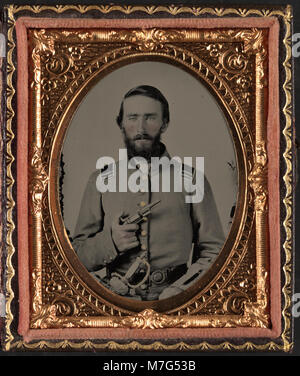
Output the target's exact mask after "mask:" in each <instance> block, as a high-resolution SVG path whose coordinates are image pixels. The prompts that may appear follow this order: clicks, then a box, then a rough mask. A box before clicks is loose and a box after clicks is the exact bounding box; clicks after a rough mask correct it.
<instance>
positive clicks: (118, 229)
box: [111, 212, 139, 252]
mask: <svg viewBox="0 0 300 376" xmlns="http://www.w3.org/2000/svg"><path fill="white" fill-rule="evenodd" d="M124 214H125V213H124V212H120V213H119V214H118V215H117V216H115V217H114V218H113V221H112V225H111V234H112V239H113V241H114V243H115V246H116V247H117V249H118V250H119V252H125V251H128V250H129V249H132V248H135V247H137V246H138V245H139V241H138V239H137V236H136V234H135V233H136V231H137V230H138V229H139V226H138V225H137V224H135V223H133V224H129V225H128V224H124V225H121V224H120V217H121V216H124Z"/></svg>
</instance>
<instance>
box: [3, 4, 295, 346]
mask: <svg viewBox="0 0 300 376" xmlns="http://www.w3.org/2000/svg"><path fill="white" fill-rule="evenodd" d="M22 10H29V11H32V12H33V13H40V12H42V11H43V10H50V11H54V12H55V13H58V14H59V13H63V12H64V11H67V10H76V11H78V12H80V13H86V12H87V11H89V10H98V11H99V12H101V13H103V14H107V13H110V12H113V11H119V12H122V13H124V14H131V13H134V12H136V11H140V12H143V13H146V14H149V15H152V14H155V13H157V12H167V13H169V14H171V15H178V14H181V13H191V14H193V15H195V16H199V15H202V14H211V15H215V16H218V17H221V16H225V15H229V14H235V15H238V16H240V17H247V16H250V15H258V16H261V17H272V16H279V17H282V19H283V21H284V24H285V28H286V33H285V38H284V41H283V43H284V46H285V48H286V58H285V61H284V63H283V67H284V69H285V73H286V79H285V83H284V92H285V96H286V103H285V106H284V110H283V112H284V116H285V128H284V132H283V134H284V137H285V140H286V150H285V152H284V155H283V157H284V160H285V162H286V165H287V169H286V173H285V175H284V182H285V187H286V194H285V197H284V200H283V202H284V205H285V208H286V218H285V220H284V228H285V231H286V241H285V243H284V250H285V256H286V260H285V264H284V266H283V270H284V274H285V284H284V287H283V294H284V298H285V306H284V308H283V311H282V314H283V317H284V330H283V333H282V335H281V339H282V341H283V345H278V344H276V343H274V342H272V341H271V342H269V343H267V344H264V345H257V344H253V343H251V342H246V343H245V344H243V345H233V344H231V343H229V342H223V343H222V344H220V345H212V344H209V343H207V342H203V343H200V344H197V345H187V344H185V343H183V342H181V343H179V344H176V345H164V344H162V343H160V342H154V343H153V344H151V345H143V344H140V343H139V342H136V341H132V342H131V343H130V344H126V345H122V344H117V343H115V342H113V341H109V342H108V343H107V344H95V343H93V342H91V341H84V342H83V343H74V342H72V341H61V342H55V343H51V342H47V341H39V342H37V343H32V344H25V343H24V342H22V341H16V342H13V340H14V337H13V335H12V333H11V330H10V325H11V323H12V320H13V315H12V312H11V302H12V300H13V298H14V292H13V290H12V288H11V280H12V278H13V276H14V273H15V271H14V268H13V266H12V262H11V259H12V256H13V254H14V253H15V249H14V245H13V242H12V234H13V231H14V229H15V226H14V222H13V218H12V214H13V209H14V207H15V202H14V200H13V196H12V188H13V185H14V178H13V175H12V164H13V162H14V156H13V154H12V151H11V144H12V141H13V139H14V133H13V131H12V119H13V117H14V115H15V114H14V110H13V107H12V99H13V97H14V94H15V90H14V87H13V84H12V77H13V74H14V71H15V66H14V63H13V57H12V56H13V51H14V49H15V43H14V37H13V32H14V27H15V17H14V15H15V14H17V13H18V12H20V11H22ZM291 18H292V14H291V7H290V6H287V7H286V9H285V11H283V10H270V9H248V8H245V9H242V8H240V9H234V8H225V9H224V8H201V7H197V8H195V7H193V8H190V7H175V6H169V7H164V6H147V7H143V6H142V7H140V6H20V7H18V6H9V7H8V25H9V29H8V42H9V45H8V47H9V48H8V55H7V60H8V75H7V87H8V92H7V112H8V115H7V139H8V142H7V155H8V157H7V181H8V184H7V200H8V210H7V219H8V234H7V250H8V257H7V270H6V277H7V284H6V289H7V302H6V309H7V318H6V339H5V349H6V350H9V349H11V348H23V347H26V348H45V347H47V348H55V349H58V348H60V347H64V348H65V347H70V348H83V349H84V348H97V349H100V348H102V349H114V350H118V349H119V350H137V349H140V350H149V349H150V350H174V349H182V350H185V349H188V350H196V349H199V350H206V349H212V350H219V349H235V350H244V349H251V350H255V349H257V350H268V349H269V350H283V351H289V350H290V349H291V347H292V343H290V342H289V337H290V336H289V331H290V326H291V319H290V316H289V312H288V310H289V307H290V296H289V294H290V290H291V256H292V183H291V176H292V162H291V157H292V128H291V127H292V121H291V106H292V100H291V98H292V96H291V63H290V60H291V45H290V38H291Z"/></svg>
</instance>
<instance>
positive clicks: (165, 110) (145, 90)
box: [117, 85, 170, 127]
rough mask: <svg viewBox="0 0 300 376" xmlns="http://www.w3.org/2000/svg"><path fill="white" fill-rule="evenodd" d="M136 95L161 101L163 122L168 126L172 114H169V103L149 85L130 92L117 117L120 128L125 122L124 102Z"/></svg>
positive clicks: (126, 95)
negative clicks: (123, 121)
mask: <svg viewBox="0 0 300 376" xmlns="http://www.w3.org/2000/svg"><path fill="white" fill-rule="evenodd" d="M134 95H143V96H144V97H149V98H152V99H155V100H157V101H159V102H160V103H161V105H162V117H163V121H164V122H165V123H166V124H168V123H169V121H170V113H169V103H168V101H167V100H166V98H165V97H164V95H163V94H162V93H161V92H160V91H159V90H158V89H156V88H155V87H154V86H149V85H141V86H137V87H135V88H133V89H131V90H129V91H128V92H127V93H126V94H125V95H124V98H123V100H122V103H121V107H120V111H119V115H118V116H117V123H118V125H119V127H121V124H122V120H123V112H124V108H123V107H124V100H125V99H126V98H129V97H133V96H134Z"/></svg>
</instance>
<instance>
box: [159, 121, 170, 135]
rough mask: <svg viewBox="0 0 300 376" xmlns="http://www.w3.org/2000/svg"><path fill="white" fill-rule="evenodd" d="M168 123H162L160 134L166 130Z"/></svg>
mask: <svg viewBox="0 0 300 376" xmlns="http://www.w3.org/2000/svg"><path fill="white" fill-rule="evenodd" d="M168 125H169V123H163V125H162V126H161V128H160V131H161V133H164V132H165V130H166V129H167V128H168Z"/></svg>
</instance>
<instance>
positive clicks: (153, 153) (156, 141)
mask: <svg viewBox="0 0 300 376" xmlns="http://www.w3.org/2000/svg"><path fill="white" fill-rule="evenodd" d="M146 137H147V138H148V139H151V140H152V146H151V148H150V149H149V150H136V147H135V144H134V141H131V140H129V138H128V137H127V136H126V134H125V132H124V130H123V138H124V143H125V146H126V148H127V155H128V159H130V158H133V157H143V158H145V159H146V160H147V161H148V162H150V160H151V157H160V156H161V155H162V153H163V152H164V145H163V144H162V143H161V142H160V138H161V137H160V133H159V134H158V135H157V136H156V137H154V138H150V136H146Z"/></svg>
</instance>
